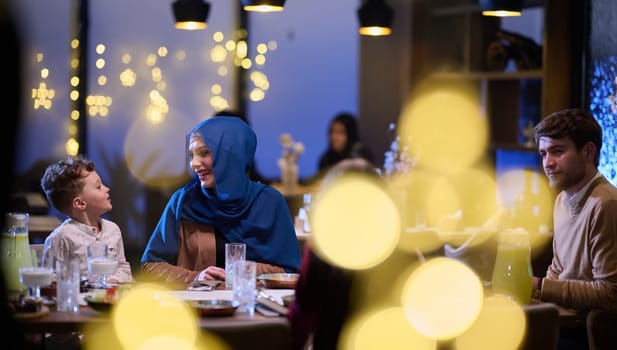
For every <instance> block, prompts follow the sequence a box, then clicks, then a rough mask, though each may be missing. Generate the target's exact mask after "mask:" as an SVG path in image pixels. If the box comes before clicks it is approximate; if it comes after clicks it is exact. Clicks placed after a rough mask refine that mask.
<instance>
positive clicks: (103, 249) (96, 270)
mask: <svg viewBox="0 0 617 350" xmlns="http://www.w3.org/2000/svg"><path fill="white" fill-rule="evenodd" d="M117 270H118V259H117V258H115V257H111V256H109V254H108V249H107V244H106V243H103V242H92V243H90V244H89V245H88V274H89V275H90V276H89V278H88V279H89V282H90V283H91V284H93V285H94V286H95V287H97V288H102V289H107V288H109V285H108V284H107V278H108V277H109V276H110V275H113V274H114V273H115V272H116V271H117Z"/></svg>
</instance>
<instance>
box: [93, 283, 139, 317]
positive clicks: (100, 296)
mask: <svg viewBox="0 0 617 350" xmlns="http://www.w3.org/2000/svg"><path fill="white" fill-rule="evenodd" d="M129 289H130V286H129V285H119V286H114V287H111V288H107V289H93V290H91V291H90V292H89V295H88V296H86V297H85V298H84V299H85V300H86V303H87V304H88V306H90V307H91V308H93V309H94V310H96V311H99V312H109V311H110V310H111V309H112V307H113V306H114V305H115V304H116V302H118V300H120V298H121V297H122V296H123V295H124V294H125V293H126V292H127V291H128V290H129Z"/></svg>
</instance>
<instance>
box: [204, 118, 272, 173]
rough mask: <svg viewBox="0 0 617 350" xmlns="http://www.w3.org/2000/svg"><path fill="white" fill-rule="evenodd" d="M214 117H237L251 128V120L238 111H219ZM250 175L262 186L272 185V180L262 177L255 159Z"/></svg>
mask: <svg viewBox="0 0 617 350" xmlns="http://www.w3.org/2000/svg"><path fill="white" fill-rule="evenodd" d="M214 116H215V117H221V116H223V117H236V118H240V119H242V120H243V121H244V122H245V123H246V124H248V126H251V123H250V122H249V120H248V118H247V117H246V115H244V114H243V113H240V112H237V111H232V110H228V109H224V110H222V111H219V112H217V113H215V114H214ZM248 175H249V179H251V180H252V181H257V182H261V183H262V184H266V185H269V184H271V183H272V181H271V180H268V179H266V178H265V177H263V175H261V172H260V171H259V170H258V169H257V163H255V160H254V159H253V164H252V165H251V166H250V169H249V170H248Z"/></svg>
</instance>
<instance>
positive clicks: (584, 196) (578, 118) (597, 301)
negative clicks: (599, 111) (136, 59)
mask: <svg viewBox="0 0 617 350" xmlns="http://www.w3.org/2000/svg"><path fill="white" fill-rule="evenodd" d="M534 138H535V140H536V143H537V144H538V151H539V153H540V156H541V157H542V166H543V167H544V172H545V173H546V176H547V177H548V180H549V184H550V186H551V187H552V188H553V189H555V190H556V191H558V194H557V197H556V199H555V205H554V208H553V225H554V227H553V229H554V237H553V260H552V263H551V264H550V266H549V267H548V270H547V273H546V277H545V278H537V277H534V290H535V292H534V296H535V298H537V299H540V300H543V301H548V302H553V303H555V304H557V305H559V306H562V307H565V308H571V309H576V310H577V311H579V312H582V313H584V312H586V311H589V310H594V309H603V310H607V311H612V312H617V188H615V186H613V185H612V184H611V183H610V182H609V181H608V180H607V179H606V178H605V177H604V176H602V175H601V174H600V173H599V172H598V168H597V167H598V163H599V158H600V149H601V148H602V129H601V127H600V125H599V124H598V123H597V121H596V120H595V119H594V117H593V116H592V115H591V114H590V113H588V112H587V111H584V110H581V109H566V110H563V111H559V112H555V113H553V114H551V115H549V116H547V117H546V118H544V119H542V120H541V121H540V122H539V123H538V125H536V127H535V129H534Z"/></svg>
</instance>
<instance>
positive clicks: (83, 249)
mask: <svg viewBox="0 0 617 350" xmlns="http://www.w3.org/2000/svg"><path fill="white" fill-rule="evenodd" d="M41 188H42V189H43V192H44V193H45V196H46V197H47V201H48V202H49V204H50V205H51V206H53V207H54V208H56V209H57V210H58V211H59V212H61V213H63V214H64V215H66V216H67V218H66V219H65V220H64V221H63V222H62V224H60V226H58V227H56V228H55V229H54V230H53V231H52V232H51V233H50V234H49V236H47V238H45V243H44V246H43V261H44V262H45V263H46V264H47V265H49V266H53V264H54V261H55V260H60V261H65V260H66V259H69V258H73V257H78V258H79V260H80V269H81V275H82V276H87V275H88V260H87V256H88V252H87V249H88V244H90V243H91V242H95V241H100V242H105V243H107V244H108V254H109V255H110V256H112V257H115V258H117V259H118V270H117V271H116V273H114V274H113V275H110V276H109V278H108V281H109V282H110V283H126V282H131V281H133V275H132V272H131V265H130V264H129V262H128V261H127V260H126V257H125V255H124V242H123V240H122V232H121V231H120V228H119V227H118V225H117V224H116V223H114V222H113V221H111V220H108V219H105V218H103V217H102V215H104V214H105V213H107V212H109V211H110V210H111V209H112V205H111V198H110V196H109V187H107V186H105V185H104V184H103V182H102V181H101V177H100V176H99V174H98V173H97V172H96V170H95V164H94V162H92V161H91V160H88V159H87V158H85V157H84V156H77V157H70V156H69V157H67V158H66V160H60V161H57V162H55V163H52V164H50V165H49V166H48V167H47V169H45V173H44V174H43V176H42V178H41Z"/></svg>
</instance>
